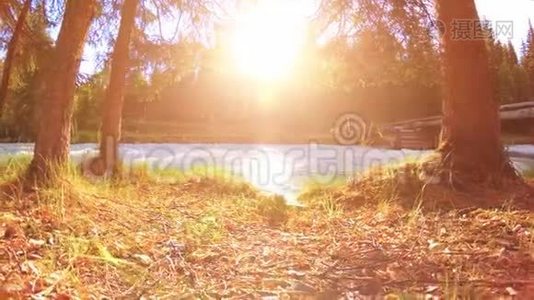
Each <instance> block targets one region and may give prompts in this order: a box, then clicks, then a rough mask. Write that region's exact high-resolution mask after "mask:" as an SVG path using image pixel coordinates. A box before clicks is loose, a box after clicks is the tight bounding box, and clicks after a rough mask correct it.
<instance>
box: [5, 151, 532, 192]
mask: <svg viewBox="0 0 534 300" xmlns="http://www.w3.org/2000/svg"><path fill="white" fill-rule="evenodd" d="M96 149H97V147H96V145H95V144H76V145H72V147H71V156H72V159H73V160H74V161H75V162H81V161H83V160H84V158H87V157H89V156H92V155H95V152H96ZM32 150H33V144H0V155H17V154H31V153H32ZM507 150H508V152H509V154H510V156H511V157H512V160H513V162H514V164H515V166H516V168H518V169H520V170H521V171H525V170H528V169H530V168H534V145H514V146H509V147H508V148H507ZM425 153H427V151H415V150H391V149H380V148H373V147H365V146H339V145H320V144H298V145H267V144H123V145H121V146H120V155H121V157H122V159H123V161H124V163H125V166H126V170H128V167H132V166H136V165H139V164H145V165H147V166H148V167H149V169H151V170H166V169H179V170H182V171H187V170H191V169H194V170H196V172H199V173H203V174H202V175H211V174H214V173H215V172H216V171H217V170H225V171H227V172H228V173H230V174H231V175H237V176H240V177H242V178H245V179H246V180H247V181H249V182H250V183H251V184H253V185H254V186H256V187H257V188H259V189H261V190H264V191H267V192H271V193H277V194H281V195H283V196H284V197H285V198H286V200H287V201H288V202H290V203H291V202H295V201H296V196H297V195H298V193H299V191H300V190H301V188H302V186H303V185H304V184H306V183H310V182H314V183H318V184H328V183H331V182H333V181H335V180H338V179H340V178H348V177H351V176H357V174H359V173H360V172H361V171H362V170H365V169H368V168H369V167H371V166H385V165H388V164H392V163H398V162H400V161H402V160H405V159H410V158H417V157H420V156H422V155H424V154H425Z"/></svg>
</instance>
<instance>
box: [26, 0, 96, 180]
mask: <svg viewBox="0 0 534 300" xmlns="http://www.w3.org/2000/svg"><path fill="white" fill-rule="evenodd" d="M96 3H97V2H96V0H83V1H80V0H69V1H67V3H66V8H65V14H64V17H63V23H62V24H61V30H60V32H59V36H58V39H57V42H56V46H55V48H54V49H53V51H52V52H53V53H52V59H51V60H50V61H49V62H48V64H47V65H46V66H45V71H44V72H45V74H46V75H45V77H44V81H43V86H42V98H41V102H40V103H39V107H38V108H39V109H38V111H39V116H40V120H39V124H40V127H39V129H38V132H37V138H36V143H35V149H34V157H33V160H32V163H31V166H30V170H29V174H30V176H31V178H32V179H35V180H38V181H46V180H47V179H49V178H50V175H53V174H54V172H55V171H57V169H58V168H60V167H61V166H62V165H64V164H65V163H66V162H67V160H68V154H69V144H70V134H71V117H72V104H73V97H74V92H75V88H76V75H77V74H78V70H79V67H80V61H81V56H82V51H83V47H84V44H85V39H86V37H87V33H88V31H89V26H90V25H91V21H92V19H93V17H94V14H95V11H96V9H95V8H96Z"/></svg>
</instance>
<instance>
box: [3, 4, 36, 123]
mask: <svg viewBox="0 0 534 300" xmlns="http://www.w3.org/2000/svg"><path fill="white" fill-rule="evenodd" d="M31 3H32V2H31V0H26V1H25V2H24V5H23V6H22V8H21V10H20V13H19V17H18V19H17V24H16V25H15V28H14V29H13V35H12V36H11V39H10V41H9V44H8V46H7V53H6V59H5V61H4V69H3V70H2V81H1V82H0V117H1V116H2V112H3V111H4V106H5V102H6V97H7V91H8V89H9V80H10V78H11V69H12V67H13V60H14V58H15V54H16V52H17V47H18V45H19V41H20V36H21V35H22V32H23V29H24V23H26V16H27V15H28V12H29V11H30V8H31Z"/></svg>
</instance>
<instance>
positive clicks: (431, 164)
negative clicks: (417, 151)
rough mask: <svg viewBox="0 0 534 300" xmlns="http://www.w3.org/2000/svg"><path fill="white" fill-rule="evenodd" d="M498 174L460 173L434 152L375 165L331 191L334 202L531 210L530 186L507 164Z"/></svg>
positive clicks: (531, 196)
mask: <svg viewBox="0 0 534 300" xmlns="http://www.w3.org/2000/svg"><path fill="white" fill-rule="evenodd" d="M502 170H503V171H502V173H501V174H494V176H489V177H484V176H478V177H477V175H476V173H475V172H476V171H475V172H460V171H459V170H458V169H457V168H455V166H454V161H452V160H451V159H449V158H447V157H445V158H443V157H442V156H441V155H440V154H439V153H437V154H434V155H431V156H428V157H427V158H425V159H423V160H421V161H418V162H410V163H404V164H402V165H398V166H394V167H388V168H378V169H374V170H371V171H369V172H368V173H366V174H365V175H363V176H362V177H360V178H357V179H355V180H351V181H350V182H349V183H348V184H347V185H346V186H345V187H343V188H342V189H341V190H339V191H338V192H337V196H336V197H337V200H339V201H340V202H341V203H343V204H345V205H349V206H361V205H366V204H376V203H380V202H383V201H390V202H398V203H400V204H401V205H402V206H404V207H407V208H413V207H421V208H424V209H426V210H444V209H463V208H469V207H479V208H501V207H503V206H505V205H506V206H512V207H515V208H521V209H529V210H532V209H533V208H534V202H533V201H532V200H531V199H534V189H533V188H532V187H531V186H530V185H528V184H527V183H526V182H525V181H524V180H522V179H521V177H520V176H519V175H518V174H517V173H516V171H515V170H514V169H513V166H512V165H511V164H510V165H509V164H507V165H505V166H503V168H502Z"/></svg>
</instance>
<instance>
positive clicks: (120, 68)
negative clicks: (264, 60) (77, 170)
mask: <svg viewBox="0 0 534 300" xmlns="http://www.w3.org/2000/svg"><path fill="white" fill-rule="evenodd" d="M138 4H139V0H125V1H124V4H123V7H122V12H121V23H120V27H119V34H118V37H117V41H116V42H115V48H114V50H113V57H112V61H111V74H110V81H109V85H108V88H107V91H106V97H105V99H104V104H103V107H102V127H101V132H100V159H99V161H100V162H101V163H102V162H103V166H104V167H105V169H106V171H110V172H115V171H117V167H118V144H119V141H120V134H121V120H122V106H123V102H124V89H125V81H126V73H127V71H128V65H129V62H130V59H129V51H130V39H131V35H132V30H133V28H134V25H135V16H136V11H137V6H138Z"/></svg>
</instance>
